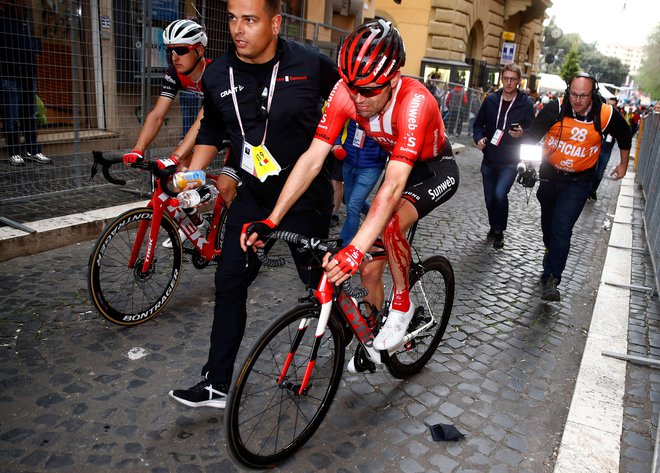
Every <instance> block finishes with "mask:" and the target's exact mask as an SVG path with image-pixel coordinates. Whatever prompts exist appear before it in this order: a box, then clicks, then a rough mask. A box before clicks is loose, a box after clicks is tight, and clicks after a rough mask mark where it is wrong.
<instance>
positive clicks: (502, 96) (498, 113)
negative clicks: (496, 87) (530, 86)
mask: <svg viewBox="0 0 660 473" xmlns="http://www.w3.org/2000/svg"><path fill="white" fill-rule="evenodd" d="M517 98H518V94H516V96H515V97H514V98H513V100H512V101H511V103H510V104H509V108H507V109H506V113H504V123H503V126H502V130H506V117H508V116H509V110H511V109H512V108H513V102H515V101H516V99H517ZM503 100H504V92H502V95H500V107H499V108H498V109H497V120H496V121H495V129H497V127H498V125H499V124H500V112H501V111H502V101H503Z"/></svg>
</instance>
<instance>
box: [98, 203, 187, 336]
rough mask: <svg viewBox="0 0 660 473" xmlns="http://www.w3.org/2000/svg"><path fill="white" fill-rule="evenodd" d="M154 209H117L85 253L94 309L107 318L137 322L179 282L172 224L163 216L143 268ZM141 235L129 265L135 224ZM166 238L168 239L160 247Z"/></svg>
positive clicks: (152, 313)
mask: <svg viewBox="0 0 660 473" xmlns="http://www.w3.org/2000/svg"><path fill="white" fill-rule="evenodd" d="M152 217H153V210H152V209H149V208H139V209H133V210H129V211H128V212H125V213H123V214H121V215H120V216H119V217H117V219H116V220H115V221H114V222H112V223H111V224H110V225H108V226H107V227H106V229H105V230H104V231H103V233H102V234H101V236H100V237H99V238H98V240H97V242H96V245H95V246H94V250H93V251H92V254H91V255H90V258H89V264H88V271H87V273H88V274H87V282H88V286H89V292H90V294H91V296H92V302H93V304H94V306H95V307H96V309H97V310H98V311H99V312H100V313H101V315H103V317H105V318H106V319H108V320H109V321H110V322H113V323H116V324H119V325H137V324H141V323H143V322H146V321H147V320H149V319H152V318H153V317H155V316H156V315H158V313H159V312H160V311H161V310H162V309H163V307H165V305H166V304H167V302H168V301H169V300H170V298H171V297H172V296H173V295H174V290H175V289H176V286H177V285H178V283H179V278H180V276H181V268H182V266H183V252H182V250H181V240H180V239H179V233H178V231H177V228H176V225H175V224H174V222H173V221H172V220H171V219H170V218H169V216H168V215H163V218H162V220H161V223H160V228H159V232H158V240H157V244H156V246H155V247H154V254H153V257H152V260H151V265H150V267H149V269H148V270H147V271H142V265H143V262H144V258H145V252H146V248H147V241H148V240H149V229H150V227H151V219H152ZM141 225H142V226H143V227H146V234H145V236H144V238H143V241H142V244H141V246H140V248H135V250H136V251H138V253H137V258H136V260H135V263H134V264H132V265H130V266H129V264H128V263H129V260H130V258H131V254H132V252H133V251H134V247H135V245H136V237H137V236H138V232H139V229H140V226H141ZM168 238H169V239H170V242H171V244H170V245H167V246H163V244H162V243H163V242H165V241H166V240H167V239H168Z"/></svg>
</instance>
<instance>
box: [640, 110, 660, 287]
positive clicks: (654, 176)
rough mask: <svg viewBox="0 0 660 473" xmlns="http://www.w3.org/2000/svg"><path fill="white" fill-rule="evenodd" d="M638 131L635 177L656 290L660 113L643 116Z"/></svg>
mask: <svg viewBox="0 0 660 473" xmlns="http://www.w3.org/2000/svg"><path fill="white" fill-rule="evenodd" d="M639 134H640V136H639V137H638V141H639V149H638V153H637V158H636V161H635V165H636V174H635V177H636V179H637V182H638V184H639V185H640V186H641V188H642V193H643V196H644V230H645V232H646V240H647V243H648V246H649V253H650V255H651V260H652V262H653V271H654V274H655V288H656V291H658V290H660V285H659V282H660V113H657V112H656V113H651V114H649V115H647V116H646V117H645V118H644V119H642V125H641V127H640V131H639ZM656 294H657V292H656Z"/></svg>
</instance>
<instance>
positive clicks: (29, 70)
mask: <svg viewBox="0 0 660 473" xmlns="http://www.w3.org/2000/svg"><path fill="white" fill-rule="evenodd" d="M40 51H41V43H40V41H39V40H38V39H37V38H35V37H34V36H33V35H32V22H31V21H30V19H29V17H28V10H27V8H26V7H18V6H11V5H3V6H2V7H0V77H6V78H12V79H28V80H33V79H34V78H35V76H36V59H35V53H38V52H40Z"/></svg>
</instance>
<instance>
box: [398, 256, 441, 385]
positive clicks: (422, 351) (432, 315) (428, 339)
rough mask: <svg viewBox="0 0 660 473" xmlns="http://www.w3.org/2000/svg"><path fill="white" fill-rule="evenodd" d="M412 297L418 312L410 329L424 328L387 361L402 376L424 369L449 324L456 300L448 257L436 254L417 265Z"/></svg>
mask: <svg viewBox="0 0 660 473" xmlns="http://www.w3.org/2000/svg"><path fill="white" fill-rule="evenodd" d="M410 301H411V302H412V303H413V304H415V314H414V315H413V318H412V321H411V322H410V326H409V327H408V333H412V332H415V331H416V330H420V332H419V334H417V335H416V336H415V337H414V338H412V339H411V340H409V341H408V342H407V343H405V344H404V345H403V346H401V347H399V348H398V349H397V350H396V351H395V352H394V353H391V354H390V356H389V360H387V362H386V365H387V369H388V370H389V372H390V373H391V374H392V376H394V377H395V378H399V379H405V378H409V377H410V376H413V375H415V374H417V373H419V372H420V371H421V369H422V368H423V367H424V365H426V363H428V361H429V360H430V359H431V357H432V356H433V353H435V350H436V349H437V348H438V344H439V343H440V340H442V336H443V335H444V333H445V330H446V328H447V323H448V322H449V316H450V315H451V309H452V306H453V304H454V270H453V269H452V267H451V263H450V262H449V260H448V259H447V258H445V257H444V256H433V257H431V258H428V259H427V260H425V261H424V262H423V263H421V264H419V265H413V267H412V268H411V270H410ZM425 326H427V327H425ZM424 327H425V328H424Z"/></svg>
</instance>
